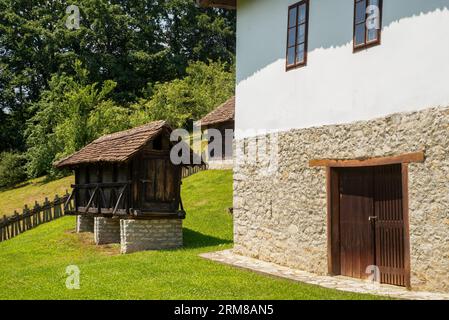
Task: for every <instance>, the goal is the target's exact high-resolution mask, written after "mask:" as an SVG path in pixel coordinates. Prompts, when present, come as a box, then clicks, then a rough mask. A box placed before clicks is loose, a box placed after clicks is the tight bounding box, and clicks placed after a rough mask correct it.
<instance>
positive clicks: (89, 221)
mask: <svg viewBox="0 0 449 320" xmlns="http://www.w3.org/2000/svg"><path fill="white" fill-rule="evenodd" d="M76 232H77V233H82V232H94V218H93V217H85V216H76Z"/></svg>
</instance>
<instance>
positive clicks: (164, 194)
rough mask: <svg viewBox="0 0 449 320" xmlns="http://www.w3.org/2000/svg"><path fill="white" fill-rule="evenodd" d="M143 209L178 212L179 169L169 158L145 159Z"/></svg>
mask: <svg viewBox="0 0 449 320" xmlns="http://www.w3.org/2000/svg"><path fill="white" fill-rule="evenodd" d="M143 166H144V179H142V180H141V182H142V186H143V188H142V191H143V197H142V199H143V203H142V208H143V209H148V210H151V211H158V210H161V211H175V210H177V204H178V203H177V200H178V199H177V193H178V189H179V187H178V184H179V182H178V179H179V168H178V167H175V166H174V165H173V164H172V163H171V161H170V159H169V158H167V159H152V158H144V160H143Z"/></svg>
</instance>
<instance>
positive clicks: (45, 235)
mask: <svg viewBox="0 0 449 320" xmlns="http://www.w3.org/2000/svg"><path fill="white" fill-rule="evenodd" d="M60 182H61V185H62V184H64V183H67V181H60ZM41 192H43V193H45V192H46V190H45V188H44V187H42V190H41ZM49 192H50V191H49ZM51 192H53V189H52V190H51ZM183 200H184V203H185V208H186V210H187V219H186V220H185V223H184V242H185V247H184V248H183V249H180V250H173V251H153V252H141V253H136V254H131V255H120V254H119V246H118V245H112V246H101V247H97V246H94V245H93V239H92V238H93V237H92V235H82V236H80V235H78V234H75V233H74V226H75V218H73V217H64V218H62V219H59V220H56V221H54V222H51V223H48V224H45V225H42V226H40V227H38V228H36V229H34V230H31V231H29V232H26V233H25V234H22V235H20V236H18V237H16V238H14V239H12V240H9V241H5V242H3V243H0V299H363V298H372V297H370V296H363V295H357V294H351V293H343V292H338V291H334V290H327V289H322V288H319V287H315V286H310V285H304V284H299V283H295V282H291V281H287V280H280V279H276V278H271V277H267V276H263V275H260V274H257V273H253V272H249V271H245V270H240V269H237V268H232V267H229V266H224V265H221V264H217V263H214V262H211V261H207V260H204V259H202V258H200V257H199V256H198V254H200V253H203V252H210V251H216V250H224V249H228V248H231V247H232V217H231V216H230V215H229V213H228V210H227V209H228V208H229V207H230V206H231V205H232V172H230V171H206V172H202V173H199V174H197V175H194V176H192V177H190V178H188V179H186V180H185V181H184V183H183ZM69 265H76V266H78V267H79V268H80V270H81V289H80V290H68V289H66V287H65V281H66V274H65V270H66V267H67V266H69Z"/></svg>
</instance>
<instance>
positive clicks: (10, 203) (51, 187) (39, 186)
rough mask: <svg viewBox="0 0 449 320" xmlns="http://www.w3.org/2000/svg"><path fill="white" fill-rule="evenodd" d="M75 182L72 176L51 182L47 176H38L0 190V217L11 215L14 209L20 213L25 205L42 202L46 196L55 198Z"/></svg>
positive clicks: (50, 198) (51, 198)
mask: <svg viewBox="0 0 449 320" xmlns="http://www.w3.org/2000/svg"><path fill="white" fill-rule="evenodd" d="M73 183H74V178H73V177H72V176H71V177H66V178H63V179H60V180H56V181H50V182H48V181H46V180H45V178H38V179H33V180H30V181H28V182H26V183H23V184H21V185H19V186H16V187H15V188H12V189H8V190H3V191H0V217H3V215H7V216H9V215H11V214H12V213H13V212H14V210H17V211H18V212H19V213H20V212H22V211H21V210H22V209H23V206H24V205H29V206H30V205H33V204H34V202H35V201H38V202H39V203H42V202H43V201H44V200H45V197H49V200H53V197H54V196H55V195H56V194H58V195H59V196H62V195H64V194H65V192H66V190H69V191H70V185H71V184H73Z"/></svg>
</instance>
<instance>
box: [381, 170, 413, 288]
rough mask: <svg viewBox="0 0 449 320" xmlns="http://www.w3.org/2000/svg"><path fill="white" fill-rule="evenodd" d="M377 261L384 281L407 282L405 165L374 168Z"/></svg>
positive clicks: (393, 282)
mask: <svg viewBox="0 0 449 320" xmlns="http://www.w3.org/2000/svg"><path fill="white" fill-rule="evenodd" d="M374 172H375V174H374V182H375V192H374V207H375V215H376V216H377V220H376V223H375V228H376V235H375V236H376V264H377V266H378V267H379V269H380V276H381V282H382V283H388V284H393V285H398V286H405V285H406V274H405V251H404V245H405V241H404V239H405V224H404V213H403V212H404V211H403V195H402V168H401V165H392V166H382V167H376V168H375V169H374Z"/></svg>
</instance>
